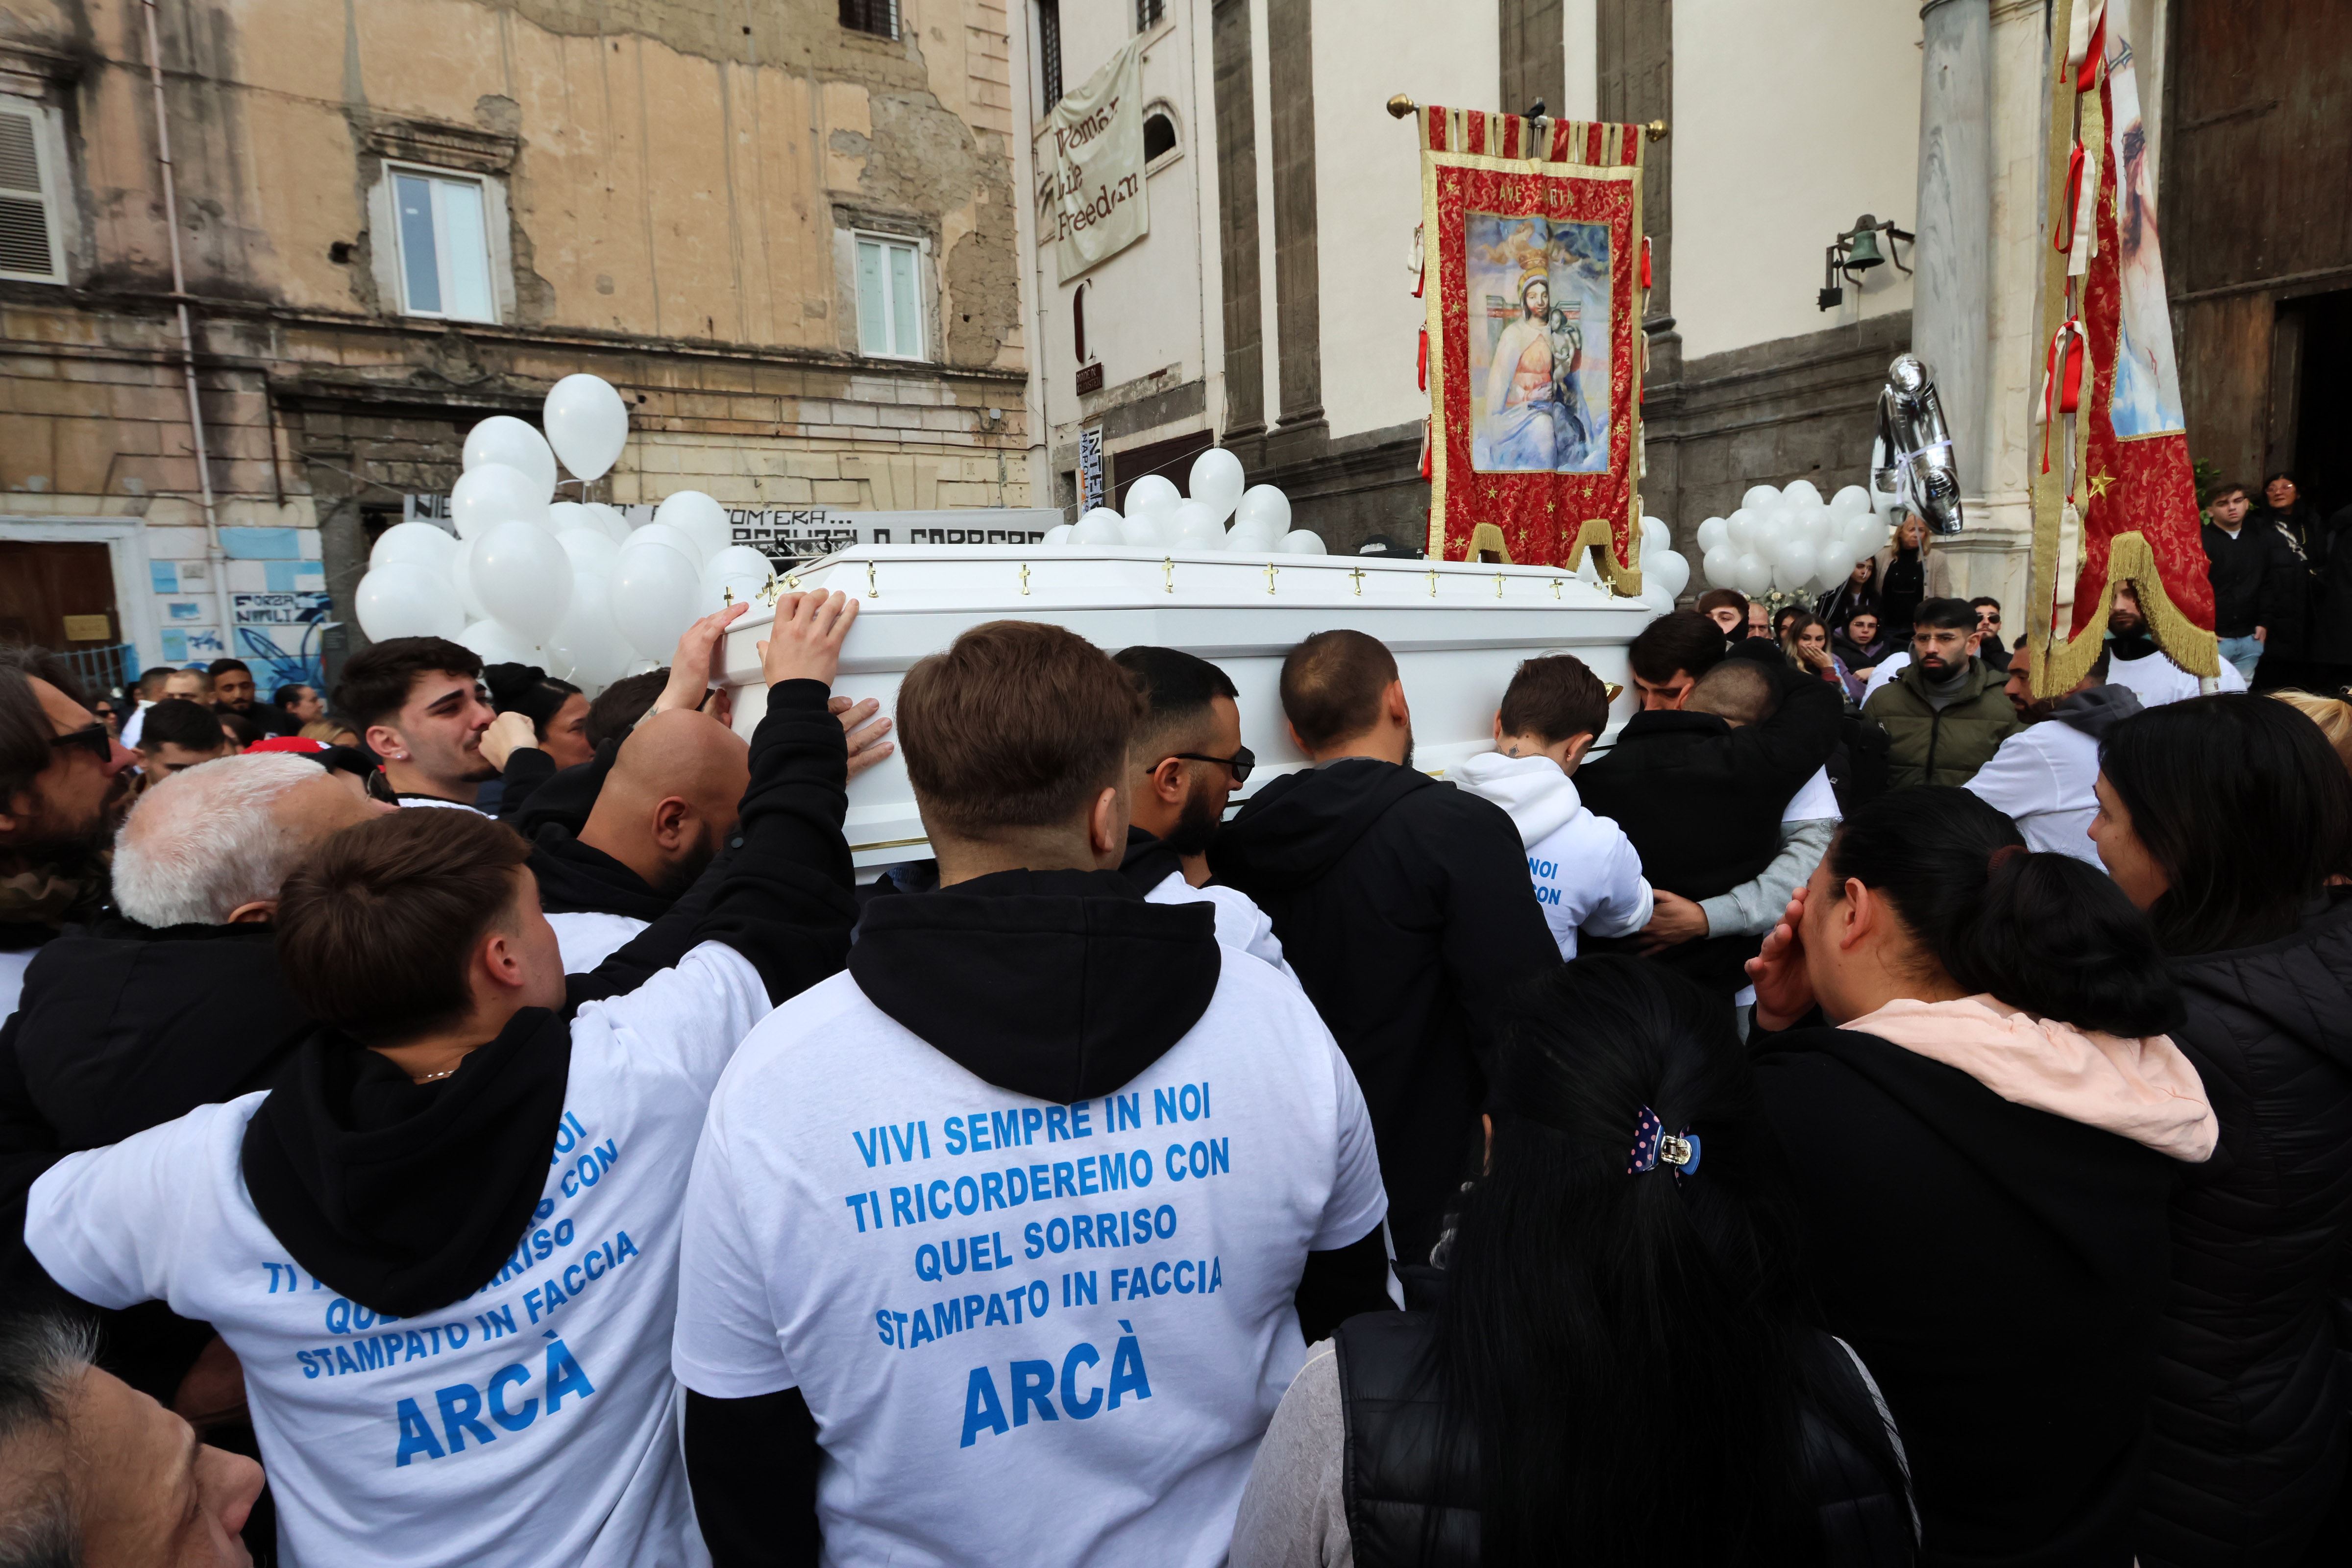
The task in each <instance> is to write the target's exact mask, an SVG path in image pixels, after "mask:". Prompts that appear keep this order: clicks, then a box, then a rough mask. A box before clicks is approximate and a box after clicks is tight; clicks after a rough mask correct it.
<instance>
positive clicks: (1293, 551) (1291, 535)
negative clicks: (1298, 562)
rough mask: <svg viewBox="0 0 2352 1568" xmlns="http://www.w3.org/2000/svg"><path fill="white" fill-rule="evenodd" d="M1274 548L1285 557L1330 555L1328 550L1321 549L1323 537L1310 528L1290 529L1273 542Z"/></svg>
mask: <svg viewBox="0 0 2352 1568" xmlns="http://www.w3.org/2000/svg"><path fill="white" fill-rule="evenodd" d="M1274 547H1275V549H1276V550H1277V551H1279V552H1281V553H1283V554H1285V555H1328V554H1329V553H1331V552H1329V551H1328V550H1326V549H1325V548H1323V536H1322V535H1321V534H1319V533H1318V532H1316V531H1314V530H1313V529H1311V528H1294V529H1292V530H1291V531H1289V532H1288V533H1286V534H1284V535H1283V536H1282V537H1281V538H1280V539H1278V540H1276V541H1275V544H1274Z"/></svg>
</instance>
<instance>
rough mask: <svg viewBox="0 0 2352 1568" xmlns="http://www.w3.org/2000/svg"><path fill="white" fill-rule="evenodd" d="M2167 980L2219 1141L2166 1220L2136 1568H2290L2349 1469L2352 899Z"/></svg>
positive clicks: (2181, 966) (2181, 964) (2178, 966)
mask: <svg viewBox="0 0 2352 1568" xmlns="http://www.w3.org/2000/svg"><path fill="white" fill-rule="evenodd" d="M2171 967H2172V971H2173V973H2174V975H2175V976H2176V978H2178V979H2179V983H2180V989H2181V994H2182V996H2183V998H2184V999H2185V1000H2186V1001H2187V1002H2188V1005H2189V1022H2188V1025H2187V1026H2185V1027H2184V1028H2182V1029H2180V1030H2179V1031H2178V1032H2177V1033H2176V1034H2175V1036H2174V1039H2175V1041H2176V1042H2177V1043H2178V1044H2179V1047H2181V1049H2182V1050H2183V1051H2185V1052H2187V1053H2188V1055H2189V1058H2190V1059H2191V1060H2192V1061H2193V1062H2194V1063H2195V1064H2196V1066H2197V1070H2198V1072H2199V1074H2200V1077H2201V1078H2202V1079H2203V1080H2204V1083H2205V1089H2206V1092H2207V1093H2208V1094H2209V1095H2210V1097H2211V1100H2212V1102H2213V1109H2214V1110H2215V1112H2216V1113H2217V1114H2218V1115H2219V1116H2220V1118H2221V1148H2220V1151H2219V1152H2217V1153H2216V1154H2215V1155H2214V1157H2213V1159H2212V1160H2211V1161H2210V1162H2209V1163H2206V1164H2204V1165H2201V1166H2197V1167H2195V1168H2192V1169H2189V1170H2188V1171H2186V1172H2185V1173H2184V1180H2183V1182H2182V1184H2181V1185H2180V1187H2179V1190H2178V1192H2177V1194H2176V1195H2175V1196H2174V1199H2173V1203H2172V1241H2173V1249H2172V1288H2171V1292H2170V1295H2169V1297H2168V1300H2167V1303H2166V1308H2165V1313H2164V1319H2163V1322H2162V1324H2161V1327H2160V1328H2159V1331H2158V1347H2159V1349H2158V1364H2157V1377H2156V1394H2155V1400H2154V1404H2153V1426H2154V1433H2153V1444H2152V1447H2151V1451H2150V1464H2149V1474H2148V1482H2147V1491H2146V1493H2145V1494H2144V1500H2143V1502H2142V1505H2141V1508H2142V1511H2141V1516H2140V1524H2139V1541H2138V1542H2137V1544H2138V1548H2139V1556H2140V1561H2141V1562H2142V1563H2146V1564H2148V1565H2150V1568H2157V1565H2159V1564H2161V1565H2164V1568H2205V1565H2208V1564H2212V1565H2217V1568H2218V1565H2220V1564H2237V1563H2277V1562H2289V1563H2292V1562H2295V1561H2297V1560H2299V1558H2300V1555H2301V1553H2302V1552H2304V1550H2305V1546H2306V1544H2307V1543H2308V1542H2310V1541H2311V1539H2312V1536H2313V1532H2314V1531H2315V1530H2316V1529H2317V1528H2318V1527H2319V1525H2320V1522H2321V1521H2322V1520H2323V1519H2325V1518H2326V1514H2327V1510H2328V1509H2329V1507H2330V1506H2331V1505H2332V1504H2333V1502H2334V1500H2335V1499H2336V1495H2337V1492H2338V1489H2340V1488H2341V1487H2343V1485H2344V1484H2345V1468H2346V1464H2347V1435H2346V1415H2347V1401H2352V1376H2347V1364H2346V1359H2345V1352H2346V1349H2347V1333H2346V1328H2347V1315H2346V1308H2347V1294H2352V890H2343V889H2339V890H2338V891H2337V892H2336V894H2335V895H2334V897H2333V898H2332V899H2331V900H2330V902H2329V904H2328V906H2327V907H2326V908H2325V909H2324V910H2316V911H2315V913H2314V914H2313V915H2312V916H2311V917H2310V918H2309V919H2307V920H2306V921H2305V922H2304V924H2303V926H2302V928H2301V929H2300V930H2298V931H2294V933H2293V934H2292V935H2289V936H2286V937H2283V938H2281V939H2280V940H2278V941H2276V942H2268V943H2265V944H2263V945H2262V946H2260V947H2248V948H2239V949H2235V950H2233V951H2231V952H2216V953H2205V954H2200V955H2198V956H2195V957H2191V958H2183V959H2179V960H2176V961H2174V963H2173V964H2172V966H2171Z"/></svg>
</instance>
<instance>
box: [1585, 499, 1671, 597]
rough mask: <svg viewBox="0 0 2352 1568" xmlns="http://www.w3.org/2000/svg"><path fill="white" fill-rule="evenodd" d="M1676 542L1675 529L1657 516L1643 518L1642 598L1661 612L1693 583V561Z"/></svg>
mask: <svg viewBox="0 0 2352 1568" xmlns="http://www.w3.org/2000/svg"><path fill="white" fill-rule="evenodd" d="M1674 543H1675V536H1674V531H1673V530H1671V529H1669V528H1668V527H1667V526H1666V525H1665V524H1664V523H1663V522H1660V521H1658V520H1657V519H1656V518H1654V517H1645V518H1643V520H1642V544H1641V563H1642V602H1643V604H1645V605H1649V606H1650V608H1651V609H1652V610H1653V611H1654V612H1655V613H1656V614H1658V615H1661V616H1663V615H1664V614H1666V613H1667V612H1668V611H1670V610H1672V609H1673V608H1674V607H1675V595H1678V594H1680V593H1681V592H1682V591H1683V590H1684V589H1685V588H1686V587H1688V586H1689V585H1690V561H1689V559H1688V558H1687V557H1686V556H1685V555H1683V554H1682V553H1681V552H1679V551H1677V550H1675V547H1674ZM1587 564H1588V566H1589V565H1590V563H1589V562H1588V563H1587Z"/></svg>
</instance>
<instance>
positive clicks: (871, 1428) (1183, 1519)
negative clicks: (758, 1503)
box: [675, 961, 1388, 1568]
mask: <svg viewBox="0 0 2352 1568" xmlns="http://www.w3.org/2000/svg"><path fill="white" fill-rule="evenodd" d="M1387 1209H1388V1202H1387V1198H1386V1196H1385V1194H1383V1192H1382V1190H1381V1179H1380V1165H1379V1156H1378V1154H1377V1153H1376V1152H1375V1151H1374V1148H1373V1144H1372V1131H1371V1124H1370V1120H1369V1119H1368V1117H1367V1116H1366V1114H1365V1110H1364V1103H1363V1098H1362V1095H1361V1094H1360V1091H1359V1090H1358V1089H1357V1086H1356V1080H1355V1075H1354V1074H1353V1073H1352V1072H1351V1071H1350V1070H1349V1067H1348V1063H1347V1060H1346V1058H1344V1057H1342V1056H1341V1055H1340V1054H1339V1047H1338V1046H1337V1045H1336V1044H1335V1043H1334V1042H1333V1041H1332V1038H1331V1035H1330V1032H1329V1031H1328V1029H1326V1028H1325V1027H1324V1026H1323V1022H1322V1020H1321V1019H1320V1018H1319V1017H1318V1016H1317V1015H1316V1012H1315V1009H1314V1007H1313V1006H1312V1005H1311V1004H1309V1003H1308V1002H1307V997H1306V994H1304V993H1303V992H1302V991H1300V990H1299V988H1298V987H1297V985H1295V984H1292V983H1290V982H1289V981H1287V980H1285V979H1284V978H1282V977H1281V976H1280V975H1278V974H1276V973H1275V972H1274V970H1273V969H1272V968H1271V967H1270V966H1268V965H1265V964H1262V963H1234V962H1230V961H1228V962H1227V963H1225V964H1224V965H1223V973H1222V975H1221V976H1220V978H1219V980H1218V983H1217V990H1216V994H1215V996H1214V998H1213V1001H1212V1002H1211V1003H1210V1005H1209V1007H1208V1010H1207V1011H1206V1012H1205V1013H1204V1014H1203V1015H1202V1017H1201V1018H1200V1020H1199V1021H1198V1022H1197V1023H1196V1024H1194V1026H1192V1029H1191V1030H1190V1031H1188V1032H1187V1033H1186V1034H1185V1035H1184V1037H1182V1038H1181V1039H1180V1040H1179V1041H1178V1042H1177V1043H1176V1044H1175V1045H1174V1046H1173V1047H1170V1049H1169V1050H1168V1052H1167V1053H1166V1054H1165V1055H1164V1056H1162V1057H1161V1058H1160V1059H1159V1060H1158V1061H1156V1062H1154V1063H1153V1064H1152V1065H1151V1066H1150V1068H1148V1069H1146V1070H1145V1071H1144V1072H1143V1073H1142V1074H1141V1075H1139V1077H1137V1078H1136V1079H1134V1080H1133V1081H1131V1082H1129V1083H1128V1084H1126V1085H1123V1086H1122V1087H1121V1088H1120V1089H1118V1090H1117V1091H1116V1092H1113V1093H1110V1094H1106V1095H1102V1096H1100V1097H1098V1098H1096V1099H1092V1100H1080V1101H1078V1102H1076V1103H1075V1104H1070V1105H1056V1104H1052V1103H1049V1102H1046V1101H1044V1100H1033V1099H1030V1098H1028V1097H1026V1096H1024V1095H1021V1094H1017V1093H1014V1092H1013V1091H1011V1090H1009V1089H999V1088H996V1087H994V1086H992V1085H991V1084H989V1083H987V1082H985V1081H983V1080H982V1079H980V1078H978V1077H975V1076H974V1075H973V1074H971V1073H970V1072H968V1071H966V1070H965V1069H964V1068H961V1067H960V1066H958V1065H957V1064H956V1063H955V1062H953V1061H951V1060H950V1059H949V1058H947V1057H945V1056H943V1055H941V1054H940V1053H939V1052H938V1051H935V1050H933V1049H932V1048H931V1047H929V1046H928V1045H926V1044H925V1043H924V1042H923V1041H922V1040H921V1039H919V1037H916V1036H915V1035H914V1034H912V1033H911V1032H909V1031H908V1030H907V1029H906V1028H904V1027H903V1026H900V1025H899V1024H898V1023H897V1022H895V1021H894V1020H892V1019H891V1018H890V1017H889V1016H887V1014H885V1013H883V1012H882V1011H881V1010H880V1009H879V1008H878V1007H877V1006H875V1005H873V1004H872V1003H871V1002H869V1001H868V1000H867V999H866V995H865V994H864V993H863V992H862V991H860V990H859V989H858V987H857V984H856V980H855V979H854V978H853V977H852V976H851V975H848V974H839V975H835V977H834V978H832V979H831V980H828V981H826V982H824V984H820V985H817V986H814V987H813V988H812V989H810V990H808V991H806V992H804V993H803V994H801V995H799V996H797V997H795V998H793V1000H792V1001H791V1002H790V1003H788V1004H786V1005H784V1006H783V1007H782V1008H780V1009H779V1010H778V1011H776V1012H775V1013H774V1014H772V1015H771V1016H770V1017H769V1018H768V1019H767V1021H766V1022H764V1023H762V1024H761V1026H760V1027H759V1028H758V1029H756V1030H754V1031H753V1033H752V1036H751V1039H750V1040H748V1041H746V1042H745V1048H744V1050H743V1051H742V1052H741V1054H740V1056H739V1057H738V1058H737V1060H736V1062H735V1064H734V1065H733V1066H732V1067H731V1068H730V1069H729V1071H728V1073H727V1076H726V1078H725V1079H724V1080H723V1081H722V1082H721V1084H720V1086H719V1091H718V1093H717V1094H716V1095H715V1096H714V1097H713V1099H712V1102H711V1109H710V1119H709V1125H708V1127H707V1128H706V1129H705V1131H704V1133H703V1140H702V1146H701V1149H700V1150H699V1151H698V1153H697V1154H696V1157H695V1166H694V1181H693V1186H692V1189H691V1191H690V1193H689V1194H688V1204H687V1212H688V1225H687V1237H686V1248H685V1260H684V1272H683V1277H682V1279H681V1281H680V1286H679V1298H678V1306H679V1316H678V1325H677V1352H676V1358H675V1364H676V1367H677V1375H678V1378H679V1380H680V1381H682V1382H683V1383H685V1384H687V1386H688V1387H689V1388H692V1389H694V1390H695V1391H697V1392H698V1393H700V1394H707V1395H709V1396H711V1397H714V1398H720V1399H741V1398H749V1397H751V1396H754V1395H757V1394H771V1393H774V1392H776V1391H778V1390H780V1389H785V1388H793V1387H797V1388H798V1389H799V1390H800V1391H801V1394H802V1395H803V1397H804V1398H805V1399H806V1400H807V1402H808V1405H809V1409H810V1411H811V1413H812V1414H813V1415H814V1417H815V1419H816V1422H817V1428H818V1433H819V1437H820V1441H821V1442H822V1444H823V1447H824V1455H825V1458H824V1463H823V1465H822V1468H821V1470H820V1474H819V1478H818V1483H817V1514H818V1518H819V1521H820V1522H821V1524H822V1527H823V1529H824V1542H825V1560H826V1562H827V1563H830V1564H835V1565H836V1568H850V1565H852V1564H869V1563H870V1564H880V1563H889V1564H893V1565H894V1568H916V1565H919V1564H950V1563H956V1564H961V1563H1056V1564H1073V1565H1075V1564H1087V1563H1102V1564H1118V1565H1119V1568H1127V1565H1129V1564H1133V1563H1151V1564H1154V1565H1155V1568H1160V1565H1169V1564H1185V1565H1197V1568H1213V1565H1214V1564H1217V1563H1223V1561H1224V1558H1225V1552H1226V1548H1227V1545H1228V1543H1229V1541H1230V1539H1231V1536H1232V1532H1233V1524H1234V1510H1236V1509H1237V1508H1238V1507H1239V1505H1240V1501H1241V1495H1242V1489H1243V1486H1244V1483H1245V1482H1246V1481H1247V1479H1248V1477H1249V1468H1250V1460H1251V1458H1252V1456H1253V1455H1254V1454H1255V1451H1256V1448H1257V1444H1258V1440H1259V1439H1260V1437H1262V1436H1264V1435H1265V1426H1266V1423H1267V1422H1268V1421H1269V1420H1270V1419H1272V1417H1273V1415H1274V1409H1275V1406H1276V1405H1277V1404H1279V1403H1280V1402H1281V1399H1282V1393H1283V1390H1284V1389H1285V1388H1286V1387H1287V1386H1288V1384H1289V1383H1290V1379H1291V1377H1292V1376H1293V1375H1294V1374H1295V1373H1297V1370H1298V1368H1299V1366H1300V1364H1301V1363H1303V1362H1304V1360H1305V1359H1306V1349H1307V1347H1306V1345H1305V1343H1304V1342H1303V1341H1302V1339H1301V1337H1300V1333H1299V1327H1298V1319H1297V1313H1296V1311H1295V1310H1294V1307H1293V1301H1292V1297H1293V1293H1294V1291H1295V1290H1296V1289H1297V1284H1298V1280H1299V1275H1300V1271H1301V1269H1302V1268H1303V1267H1304V1265H1305V1262H1306V1258H1307V1253H1308V1252H1309V1251H1328V1250H1331V1249H1333V1248H1337V1247H1344V1246H1347V1245H1349V1243H1352V1242H1355V1241H1357V1240H1359V1239H1360V1238H1361V1237H1364V1236H1366V1235H1367V1234H1369V1233H1370V1232H1371V1231H1372V1230H1373V1229H1374V1228H1375V1227H1376V1226H1379V1225H1380V1224H1381V1221H1382V1220H1383V1219H1384V1218H1385V1217H1386V1214H1387Z"/></svg>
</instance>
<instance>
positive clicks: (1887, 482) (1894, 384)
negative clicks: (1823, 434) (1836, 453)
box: [1871, 354, 1961, 534]
mask: <svg viewBox="0 0 2352 1568" xmlns="http://www.w3.org/2000/svg"><path fill="white" fill-rule="evenodd" d="M1876 445H1877V453H1876V457H1877V462H1878V465H1879V466H1877V467H1876V468H1874V471H1873V472H1872V474H1871V485H1872V487H1873V488H1874V489H1876V490H1877V492H1878V493H1879V494H1880V495H1883V496H1892V497H1894V498H1895V500H1896V501H1897V502H1898V503H1900V504H1901V506H1902V507H1903V508H1904V510H1906V511H1909V512H1911V513H1912V514H1913V515H1915V516H1916V517H1917V518H1919V520H1920V521H1923V522H1925V523H1926V524H1927V530H1928V531H1929V532H1931V533H1937V534H1953V533H1958V532H1959V531H1960V525H1961V517H1960V473H1959V467H1958V464H1957V463H1956V462H1955V461H1954V459H1953V456H1952V432H1951V426H1948V425H1947V424H1945V423H1944V405H1943V404H1942V403H1941V402H1940V401H1938V400H1937V396H1936V384H1935V382H1934V381H1933V380H1931V379H1929V377H1928V374H1927V365H1926V364H1924V363H1921V361H1920V359H1919V356H1918V355H1916V354H1896V355H1895V363H1892V364H1890V365H1888V366H1887V367H1886V385H1885V388H1884V389H1882V390H1881V391H1880V393H1879V395H1878V439H1877V443H1876Z"/></svg>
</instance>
